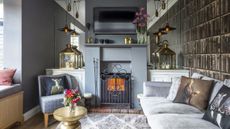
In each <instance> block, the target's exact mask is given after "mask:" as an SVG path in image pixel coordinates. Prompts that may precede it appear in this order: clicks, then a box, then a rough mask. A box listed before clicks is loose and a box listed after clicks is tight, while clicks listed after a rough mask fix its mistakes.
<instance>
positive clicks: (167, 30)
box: [161, 23, 176, 32]
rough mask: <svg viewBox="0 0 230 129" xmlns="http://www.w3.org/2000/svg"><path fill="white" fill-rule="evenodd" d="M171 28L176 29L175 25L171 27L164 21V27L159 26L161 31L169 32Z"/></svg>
mask: <svg viewBox="0 0 230 129" xmlns="http://www.w3.org/2000/svg"><path fill="white" fill-rule="evenodd" d="M173 30H176V28H175V27H171V26H170V25H169V23H166V25H165V27H164V28H161V31H163V32H170V31H173Z"/></svg>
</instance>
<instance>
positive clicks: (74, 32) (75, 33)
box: [71, 29, 79, 36]
mask: <svg viewBox="0 0 230 129" xmlns="http://www.w3.org/2000/svg"><path fill="white" fill-rule="evenodd" d="M71 35H72V36H77V35H79V34H78V33H77V32H76V30H75V29H74V30H73V31H72V33H71Z"/></svg>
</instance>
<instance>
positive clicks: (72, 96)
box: [64, 89, 81, 106]
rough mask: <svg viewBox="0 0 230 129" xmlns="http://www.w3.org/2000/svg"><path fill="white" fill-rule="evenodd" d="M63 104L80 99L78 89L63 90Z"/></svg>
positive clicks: (74, 102) (66, 104)
mask: <svg viewBox="0 0 230 129" xmlns="http://www.w3.org/2000/svg"><path fill="white" fill-rule="evenodd" d="M64 95H65V96H64V105H65V106H69V105H71V104H77V103H78V102H79V101H80V100H81V96H80V93H79V91H78V90H75V89H69V90H65V92H64Z"/></svg>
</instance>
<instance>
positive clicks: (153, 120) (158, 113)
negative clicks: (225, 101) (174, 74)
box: [140, 73, 229, 129]
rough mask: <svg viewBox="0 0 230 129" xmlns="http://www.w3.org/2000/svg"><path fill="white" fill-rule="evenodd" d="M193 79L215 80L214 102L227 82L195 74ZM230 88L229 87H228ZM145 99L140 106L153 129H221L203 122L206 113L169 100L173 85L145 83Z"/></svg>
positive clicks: (143, 98) (211, 96) (142, 99)
mask: <svg viewBox="0 0 230 129" xmlns="http://www.w3.org/2000/svg"><path fill="white" fill-rule="evenodd" d="M192 77H193V78H200V77H202V79H204V80H214V81H215V86H214V88H213V90H212V94H211V95H210V100H209V103H210V102H211V101H212V100H213V98H214V96H215V95H216V94H217V92H218V91H219V89H220V88H221V86H222V85H223V84H224V83H225V82H227V80H226V81H225V82H223V81H219V80H215V79H212V78H209V77H206V76H204V75H201V74H197V73H195V74H193V76H192ZM228 86H229V85H228ZM143 87H144V92H143V97H141V98H140V104H141V107H142V109H143V112H144V114H145V116H146V117H147V120H148V123H149V125H150V127H151V128H152V129H220V128H219V127H218V126H216V125H214V124H213V123H211V122H208V121H206V120H203V119H202V117H203V115H204V112H202V111H200V110H199V109H197V108H195V107H193V106H190V105H185V104H180V103H173V102H172V100H169V99H167V96H168V94H169V90H170V87H171V83H166V82H144V84H143Z"/></svg>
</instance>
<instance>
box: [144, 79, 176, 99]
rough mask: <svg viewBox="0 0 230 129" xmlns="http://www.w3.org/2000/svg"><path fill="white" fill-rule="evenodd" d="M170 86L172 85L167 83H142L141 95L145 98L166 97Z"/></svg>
mask: <svg viewBox="0 0 230 129" xmlns="http://www.w3.org/2000/svg"><path fill="white" fill-rule="evenodd" d="M171 85H172V83H168V82H144V83H143V94H144V96H145V97H147V96H155V97H167V96H168V94H169V89H170V87H171Z"/></svg>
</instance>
